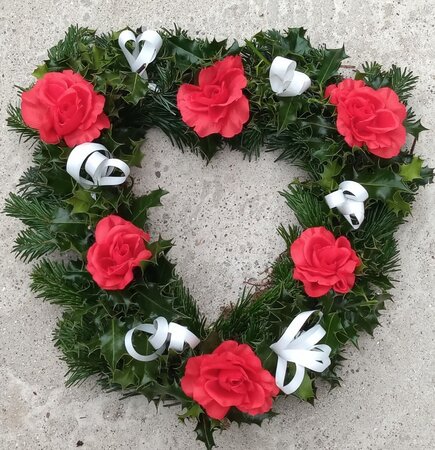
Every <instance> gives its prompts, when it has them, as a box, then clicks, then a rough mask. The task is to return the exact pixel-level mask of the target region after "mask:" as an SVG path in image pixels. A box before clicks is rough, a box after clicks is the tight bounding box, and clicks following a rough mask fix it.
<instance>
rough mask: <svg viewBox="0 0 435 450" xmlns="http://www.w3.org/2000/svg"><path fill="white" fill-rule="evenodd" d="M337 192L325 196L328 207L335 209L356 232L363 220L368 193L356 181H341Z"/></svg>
mask: <svg viewBox="0 0 435 450" xmlns="http://www.w3.org/2000/svg"><path fill="white" fill-rule="evenodd" d="M338 188H339V189H338V190H337V191H335V192H331V193H330V194H328V195H326V196H325V201H326V203H327V204H328V206H329V207H330V208H331V209H332V208H337V209H338V210H339V211H340V212H341V214H343V216H344V217H345V219H346V220H347V221H348V222H349V223H350V224H351V225H352V228H353V229H354V230H357V229H358V228H359V227H360V225H361V224H362V223H363V220H364V202H365V201H366V200H367V199H368V198H369V194H368V192H367V191H366V190H365V188H364V187H363V186H361V185H360V184H359V183H357V182H356V181H343V182H342V183H340V184H339V186H338Z"/></svg>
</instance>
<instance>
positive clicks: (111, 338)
mask: <svg viewBox="0 0 435 450" xmlns="http://www.w3.org/2000/svg"><path fill="white" fill-rule="evenodd" d="M127 331H128V330H127V327H126V325H125V322H123V321H122V320H121V319H112V320H111V321H110V323H109V326H108V329H107V331H106V333H104V334H103V335H101V336H100V343H101V353H102V354H103V356H104V358H105V359H106V361H107V364H108V365H109V367H110V368H111V369H112V371H115V370H116V366H117V364H118V361H119V360H120V359H121V358H122V356H123V355H125V353H126V350H125V346H124V337H125V333H126V332H127Z"/></svg>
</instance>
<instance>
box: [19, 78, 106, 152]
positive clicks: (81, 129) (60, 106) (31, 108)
mask: <svg viewBox="0 0 435 450" xmlns="http://www.w3.org/2000/svg"><path fill="white" fill-rule="evenodd" d="M104 102H105V98H104V96H103V95H99V94H97V93H96V92H95V91H94V88H93V86H92V84H91V83H89V82H88V81H86V80H85V79H84V78H83V77H82V76H81V75H80V74H78V73H74V72H73V71H72V70H64V71H63V72H49V73H47V74H45V75H44V76H43V77H42V78H41V79H40V80H38V81H37V82H36V84H35V85H34V86H33V88H32V89H30V90H29V91H27V92H23V95H22V101H21V113H22V115H23V120H24V123H25V124H26V125H28V126H29V127H31V128H36V129H37V130H38V131H39V135H40V137H41V140H42V141H44V142H46V143H47V144H57V143H59V142H60V141H61V140H62V139H64V141H65V143H66V145H67V146H68V147H74V146H76V145H78V144H83V143H84V142H92V141H93V140H94V139H96V138H97V137H98V136H100V134H101V130H102V129H103V128H109V127H110V122H109V119H108V117H107V116H106V115H105V114H104V113H103V107H104Z"/></svg>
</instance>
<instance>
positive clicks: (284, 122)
mask: <svg viewBox="0 0 435 450" xmlns="http://www.w3.org/2000/svg"><path fill="white" fill-rule="evenodd" d="M301 105H302V100H301V98H299V97H287V98H285V97H284V98H281V99H280V100H279V108H278V132H280V131H282V130H284V129H286V128H287V126H288V125H289V124H290V123H291V122H294V121H295V120H296V119H297V117H298V110H299V108H300V107H301Z"/></svg>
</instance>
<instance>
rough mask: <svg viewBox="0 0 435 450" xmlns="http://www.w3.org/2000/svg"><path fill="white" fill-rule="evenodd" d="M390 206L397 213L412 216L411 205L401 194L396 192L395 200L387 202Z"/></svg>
mask: <svg viewBox="0 0 435 450" xmlns="http://www.w3.org/2000/svg"><path fill="white" fill-rule="evenodd" d="M387 203H388V206H389V207H390V208H391V209H392V210H393V211H394V212H395V213H396V214H399V213H403V214H405V215H407V214H410V212H411V205H410V204H409V203H408V202H407V201H405V200H404V199H403V197H402V193H401V192H395V193H394V195H393V198H392V199H390V200H387Z"/></svg>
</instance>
